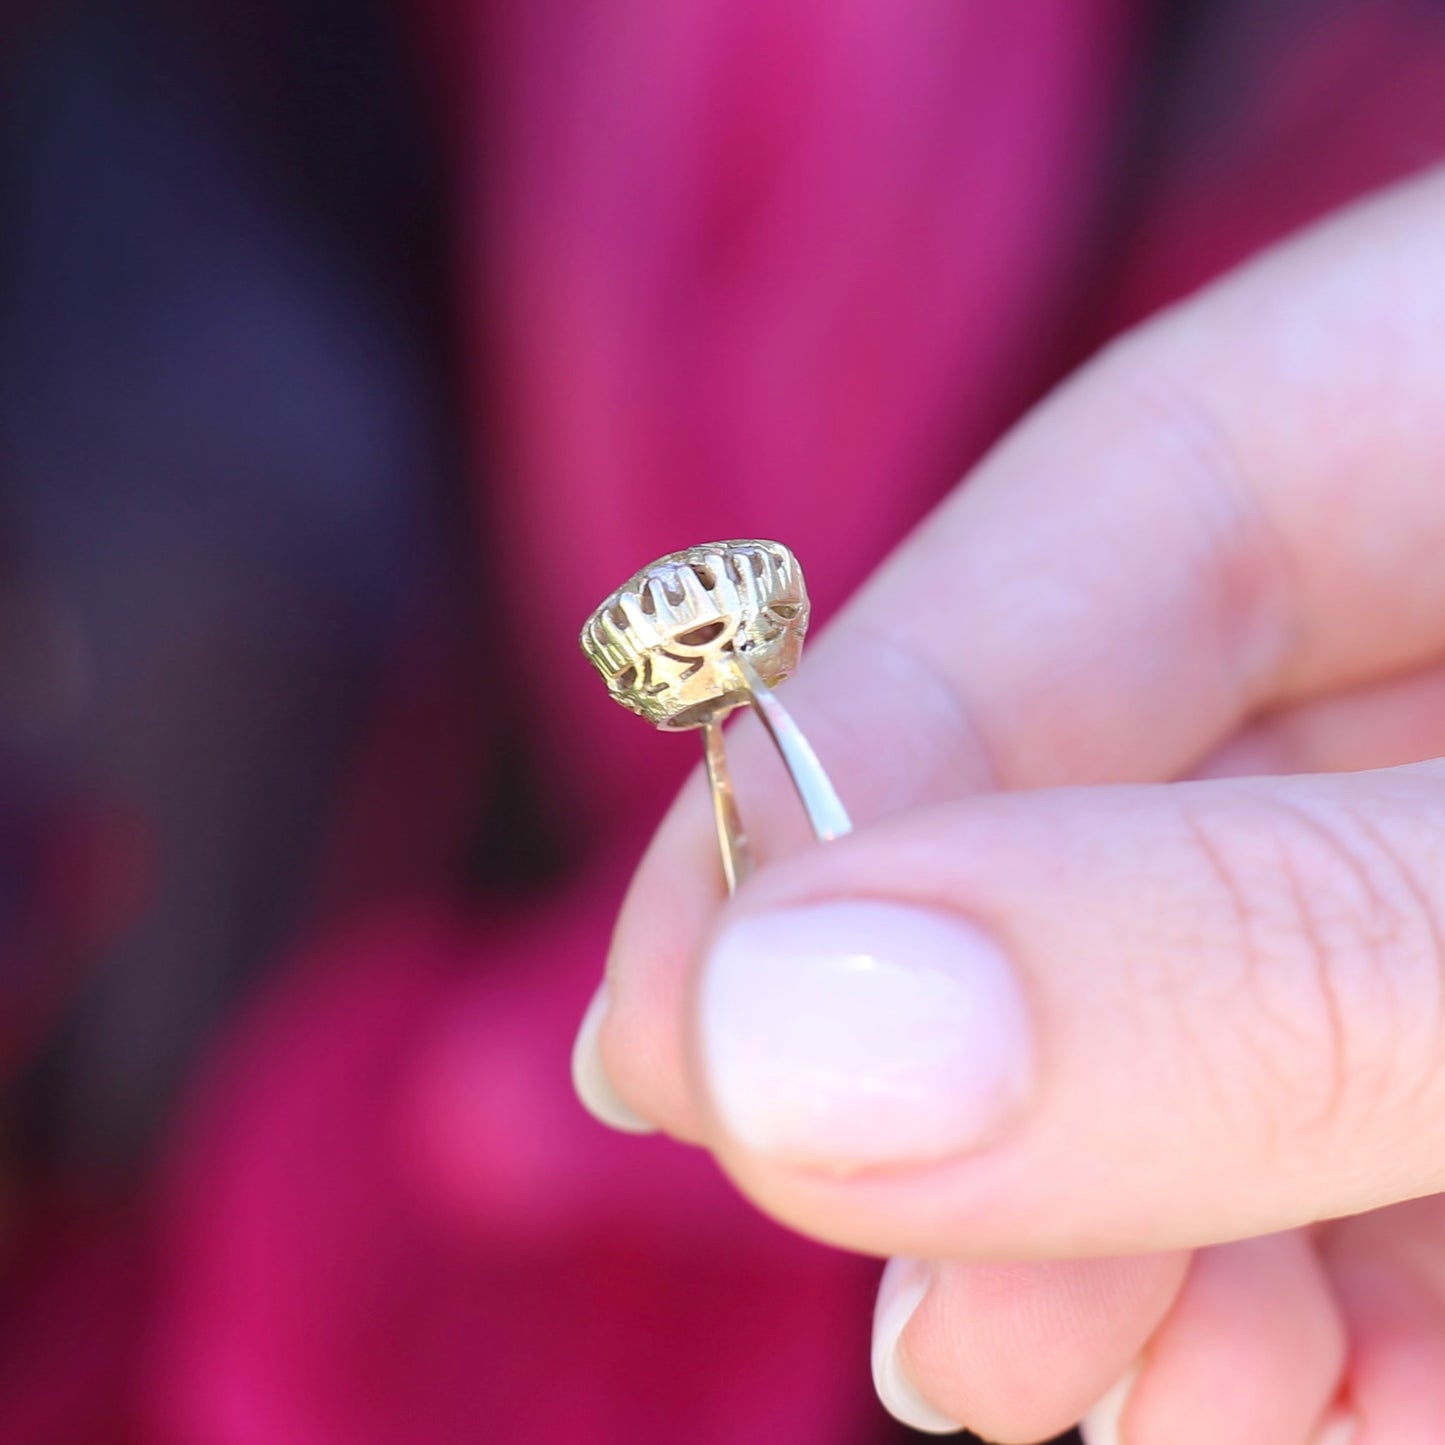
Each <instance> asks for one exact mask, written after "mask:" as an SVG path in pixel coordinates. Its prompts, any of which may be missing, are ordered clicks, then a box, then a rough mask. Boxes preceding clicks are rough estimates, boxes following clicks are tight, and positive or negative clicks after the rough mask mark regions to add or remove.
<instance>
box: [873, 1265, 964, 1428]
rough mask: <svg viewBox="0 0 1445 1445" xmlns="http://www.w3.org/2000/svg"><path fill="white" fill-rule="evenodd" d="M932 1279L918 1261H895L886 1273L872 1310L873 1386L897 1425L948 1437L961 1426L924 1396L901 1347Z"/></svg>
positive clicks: (888, 1266)
mask: <svg viewBox="0 0 1445 1445" xmlns="http://www.w3.org/2000/svg"><path fill="white" fill-rule="evenodd" d="M932 1279H933V1272H932V1270H931V1269H930V1267H929V1265H928V1264H927V1262H926V1261H924V1260H921V1259H907V1258H901V1259H893V1260H890V1261H889V1262H888V1265H887V1267H886V1268H885V1269H884V1271H883V1278H882V1279H881V1280H880V1281H879V1285H878V1303H877V1306H876V1307H875V1309H874V1312H873V1357H872V1363H873V1388H874V1389H875V1390H876V1391H877V1392H878V1398H879V1400H880V1401H881V1402H882V1404H883V1408H884V1409H885V1410H887V1411H888V1413H889V1414H890V1415H892V1416H893V1418H894V1419H895V1420H897V1421H899V1422H900V1423H901V1424H904V1425H908V1426H910V1427H911V1428H912V1429H914V1430H921V1431H923V1432H924V1433H925V1434H928V1435H951V1434H953V1433H955V1432H956V1431H959V1430H962V1429H963V1426H962V1425H961V1424H960V1423H959V1422H958V1421H957V1420H954V1419H952V1418H951V1417H950V1416H948V1415H945V1414H944V1413H943V1412H942V1411H941V1410H939V1409H937V1408H936V1407H935V1406H933V1405H931V1404H929V1402H928V1401H927V1400H926V1399H925V1398H924V1396H923V1393H922V1391H920V1390H919V1388H918V1386H917V1385H916V1384H914V1382H913V1380H912V1378H911V1376H910V1375H909V1372H908V1367H907V1362H906V1360H905V1358H904V1354H903V1348H902V1340H903V1331H904V1329H906V1328H907V1325H908V1322H909V1320H911V1319H912V1318H913V1316H914V1315H915V1314H916V1313H917V1312H918V1306H919V1305H920V1304H922V1303H923V1297H924V1296H925V1295H926V1294H927V1293H928V1288H929V1285H930V1284H931V1283H932Z"/></svg>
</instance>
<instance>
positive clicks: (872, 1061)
mask: <svg viewBox="0 0 1445 1445" xmlns="http://www.w3.org/2000/svg"><path fill="white" fill-rule="evenodd" d="M700 997H701V1021H700V1023H701V1044H702V1058H703V1068H704V1074H705V1078H706V1081H707V1085H708V1088H709V1091H710V1094H711V1098H712V1102H713V1106H714V1108H715V1109H716V1111H717V1115H718V1118H719V1121H720V1122H721V1124H722V1125H723V1127H724V1128H725V1129H726V1130H727V1131H728V1132H729V1133H730V1134H731V1135H732V1137H733V1138H734V1139H735V1140H736V1141H737V1142H738V1143H739V1144H741V1145H742V1146H743V1147H744V1148H746V1149H748V1150H751V1151H753V1152H755V1153H758V1154H763V1155H768V1156H771V1157H774V1158H778V1159H782V1160H786V1161H788V1162H792V1163H797V1164H802V1165H808V1166H813V1167H819V1168H828V1169H837V1170H851V1169H861V1168H869V1167H877V1166H884V1165H889V1164H905V1163H910V1162H914V1161H925V1160H930V1159H939V1158H943V1157H946V1156H948V1155H950V1154H955V1153H960V1152H964V1151H967V1150H969V1149H972V1148H975V1147H977V1146H978V1145H980V1144H982V1143H984V1142H986V1141H987V1140H988V1139H989V1138H990V1137H991V1136H992V1135H994V1134H995V1133H996V1132H997V1131H998V1130H999V1128H1000V1127H1001V1126H1002V1125H1003V1124H1004V1123H1005V1122H1006V1121H1007V1119H1008V1118H1009V1117H1010V1116H1011V1115H1012V1114H1013V1113H1014V1112H1015V1111H1016V1110H1017V1109H1018V1107H1019V1106H1020V1104H1021V1102H1022V1100H1023V1098H1024V1095H1025V1093H1026V1091H1027V1087H1028V1083H1029V1080H1030V1077H1031V1074H1032V1064H1033V1059H1032V1041H1031V1038H1030V1031H1029V1023H1028V1018H1027V1015H1026V1011H1025V1007H1024V1002H1023V997H1022V994H1021V991H1020V988H1019V985H1018V982H1017V980H1016V979H1015V977H1014V974H1013V970H1012V968H1011V966H1010V964H1009V962H1008V960H1007V958H1006V957H1005V956H1004V954H1003V952H1002V950H1001V949H1000V948H999V946H998V945H997V944H996V943H995V942H994V941H993V940H992V939H991V938H990V937H988V935H987V934H985V933H984V932H983V931H982V930H980V929H979V928H977V927H975V926H974V925H973V924H971V923H969V922H967V921H965V920H964V919H961V918H957V917H954V916H951V915H948V914H945V913H942V912H933V911H930V910H926V909H915V908H905V907H901V906H899V905H895V904H888V903H875V902H861V901H860V902H839V903H826V904H816V905H813V906H810V907H807V908H800V909H796V910H791V911H788V912H779V913H768V914H760V915H754V916H752V917H748V918H744V919H741V920H739V921H738V922H737V923H735V924H733V925H732V926H731V927H730V928H729V929H728V930H727V931H726V932H725V933H724V934H723V935H722V936H721V937H720V938H719V939H718V940H717V942H716V944H715V946H714V947H713V949H712V952H711V954H710V955H709V957H708V959H707V962H706V965H705V971H704V974H703V979H702V985H701V994H700Z"/></svg>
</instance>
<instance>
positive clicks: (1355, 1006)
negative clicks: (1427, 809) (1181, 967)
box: [1186, 788, 1445, 1155]
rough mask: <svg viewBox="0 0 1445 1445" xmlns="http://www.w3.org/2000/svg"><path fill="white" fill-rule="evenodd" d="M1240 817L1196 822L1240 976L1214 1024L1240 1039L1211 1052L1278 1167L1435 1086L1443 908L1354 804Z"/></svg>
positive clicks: (1267, 799) (1228, 1099)
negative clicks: (1295, 1148)
mask: <svg viewBox="0 0 1445 1445" xmlns="http://www.w3.org/2000/svg"><path fill="white" fill-rule="evenodd" d="M1229 811H1230V814H1231V816H1229V817H1228V818H1227V819H1226V818H1221V817H1220V816H1218V815H1216V814H1213V813H1211V812H1209V811H1207V810H1203V809H1198V810H1195V811H1194V812H1193V813H1192V815H1191V817H1190V820H1189V829H1190V833H1191V837H1192V839H1193V842H1194V846H1195V847H1196V849H1197V850H1198V854H1199V857H1200V860H1201V863H1202V865H1203V867H1204V868H1205V870H1206V872H1207V873H1208V875H1209V876H1210V878H1211V879H1212V887H1213V889H1214V891H1215V893H1216V895H1217V899H1218V901H1219V903H1220V905H1221V906H1220V907H1219V908H1218V909H1217V910H1216V911H1215V916H1216V917H1218V918H1219V919H1221V920H1223V922H1222V923H1221V925H1220V926H1221V927H1223V928H1224V929H1225V930H1226V932H1227V937H1226V938H1225V939H1223V940H1221V943H1222V945H1223V946H1222V947H1221V948H1220V950H1219V952H1220V954H1221V956H1223V957H1224V958H1226V959H1229V960H1232V961H1233V963H1234V965H1235V966H1234V968H1233V969H1228V968H1226V969H1225V970H1224V976H1223V977H1222V978H1221V979H1220V980H1218V983H1219V985H1220V986H1223V987H1226V988H1229V989H1231V990H1233V991H1236V997H1235V999H1234V1000H1233V1006H1232V1007H1228V1008H1226V1009H1224V1010H1222V1011H1221V1012H1220V1013H1219V1014H1216V1015H1213V1016H1215V1017H1225V1018H1228V1019H1229V1020H1230V1021H1231V1030H1232V1037H1231V1038H1229V1039H1227V1040H1223V1041H1221V1040H1219V1039H1210V1040H1207V1041H1201V1052H1202V1053H1203V1054H1205V1055H1207V1056H1208V1057H1209V1058H1210V1059H1211V1060H1212V1061H1213V1065H1212V1070H1213V1082H1214V1086H1215V1087H1214V1094H1215V1097H1216V1099H1218V1100H1219V1101H1220V1102H1221V1103H1222V1104H1223V1105H1224V1107H1226V1108H1227V1109H1228V1110H1229V1111H1230V1112H1231V1113H1232V1114H1234V1115H1235V1116H1236V1117H1237V1119H1238V1120H1240V1121H1246V1120H1247V1121H1250V1122H1251V1123H1252V1125H1253V1127H1255V1128H1256V1129H1257V1130H1258V1131H1259V1133H1258V1143H1259V1145H1260V1147H1261V1148H1265V1149H1268V1150H1269V1151H1271V1152H1272V1154H1276V1155H1277V1152H1278V1150H1279V1149H1281V1148H1283V1147H1287V1146H1288V1145H1289V1144H1290V1143H1291V1142H1296V1143H1312V1142H1315V1141H1316V1136H1317V1135H1318V1134H1319V1133H1321V1132H1324V1133H1327V1134H1328V1135H1329V1136H1331V1137H1332V1138H1335V1137H1338V1136H1339V1135H1340V1133H1341V1132H1342V1131H1347V1130H1350V1129H1356V1128H1361V1127H1364V1126H1365V1124H1366V1123H1367V1121H1369V1120H1371V1119H1374V1118H1376V1117H1378V1116H1379V1114H1380V1113H1381V1111H1382V1108H1383V1106H1384V1105H1385V1104H1386V1103H1387V1102H1389V1101H1391V1100H1393V1099H1394V1098H1395V1096H1397V1095H1398V1094H1400V1093H1401V1092H1402V1091H1410V1090H1414V1089H1417V1088H1418V1087H1420V1081H1421V1077H1422V1074H1424V1075H1428V1074H1429V1072H1430V1061H1431V1060H1433V1059H1435V1058H1438V1057H1439V1041H1440V1036H1441V1032H1442V1008H1441V998H1440V992H1441V989H1440V980H1441V972H1442V964H1445V959H1442V944H1441V930H1440V925H1439V922H1438V919H1439V912H1440V910H1439V904H1440V900H1439V898H1438V897H1436V896H1435V894H1434V892H1432V890H1431V888H1429V887H1427V886H1426V884H1425V883H1424V882H1422V880H1421V877H1420V870H1419V868H1418V866H1417V865H1416V864H1415V862H1413V861H1412V856H1413V855H1412V851H1411V850H1410V849H1408V848H1406V847H1404V846H1402V843H1401V841H1400V840H1399V839H1398V838H1397V836H1396V833H1395V830H1393V829H1391V828H1390V827H1388V826H1381V825H1379V824H1378V823H1377V822H1375V821H1372V819H1371V818H1370V817H1368V816H1367V815H1365V814H1363V813H1362V812H1361V811H1360V810H1358V809H1355V808H1353V807H1352V806H1351V805H1350V804H1349V802H1348V801H1347V800H1346V801H1338V800H1332V801H1327V802H1322V801H1320V800H1319V799H1318V798H1315V797H1312V796H1310V795H1309V794H1308V793H1307V792H1305V790H1303V789H1301V790H1300V791H1299V792H1297V793H1291V791H1289V790H1287V789H1285V790H1280V789H1275V790H1273V791H1271V792H1269V793H1264V792H1253V793H1251V792H1250V791H1249V790H1248V789H1244V788H1242V789H1240V790H1239V794H1238V795H1237V796H1236V797H1235V798H1234V799H1232V800H1231V807H1230V809H1229ZM1241 812H1242V814H1243V816H1241ZM1211 1013H1212V1011H1211ZM1186 1032H1187V1031H1186ZM1206 1044H1207V1047H1204V1045H1206ZM1221 1060H1222V1062H1221Z"/></svg>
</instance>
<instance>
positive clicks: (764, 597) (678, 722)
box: [582, 540, 852, 892]
mask: <svg viewBox="0 0 1445 1445" xmlns="http://www.w3.org/2000/svg"><path fill="white" fill-rule="evenodd" d="M807 630H808V592H807V588H806V587H805V586H804V585H803V572H802V568H800V567H799V566H798V559H797V558H796V557H794V556H793V554H792V553H791V552H790V551H789V550H788V549H787V548H786V547H784V546H783V545H782V544H781V543H779V542H762V541H756V540H742V541H734V542H712V543H708V544H707V545H705V546H702V547H689V548H688V549H687V550H686V551H685V552H671V553H669V554H668V555H667V556H666V557H660V558H658V560H657V561H656V562H653V563H651V564H650V565H649V566H647V567H644V568H643V569H642V570H641V571H640V572H638V573H637V574H636V576H634V577H633V578H631V580H629V581H628V582H626V583H624V584H623V585H622V586H621V587H619V588H618V589H617V591H616V592H614V593H613V594H612V595H611V596H610V597H609V598H608V599H607V600H606V601H605V602H603V603H602V605H601V606H600V607H598V608H597V610H596V611H595V612H593V614H592V616H591V617H589V618H588V619H587V624H586V626H585V627H583V629H582V651H583V652H584V653H585V654H586V655H587V658H588V660H589V661H590V662H591V663H592V665H593V666H594V667H595V668H596V669H597V671H598V672H599V673H601V674H602V679H603V681H604V682H605V683H606V684H607V690H608V692H610V693H611V694H612V696H613V697H614V698H615V699H616V700H617V701H618V702H619V703H621V704H622V706H623V707H625V708H627V709H629V710H630V711H631V712H635V713H637V714H638V715H639V716H640V717H645V718H646V719H647V720H648V721H649V722H650V723H652V724H653V725H654V726H656V727H659V728H662V729H663V730H664V731H666V732H682V731H685V730H686V729H689V728H701V729H702V738H703V756H704V758H705V760H706V762H707V776H708V783H709V785H710V787H711V790H712V803H713V816H714V819H715V820H716V823H717V833H718V844H719V847H720V849H721V851H722V863H723V874H724V876H725V877H726V879H727V885H728V890H729V892H731V891H732V890H734V889H735V888H736V887H737V886H738V884H739V883H741V882H742V880H743V879H744V878H745V877H746V876H747V873H748V871H749V867H750V861H749V853H748V841H747V834H746V833H745V832H744V831H743V826H742V821H741V819H740V817H739V816H738V806H737V798H736V795H735V794H734V791H733V785H732V779H731V777H730V775H729V773H728V766H727V755H726V752H725V750H724V747H723V731H722V725H723V720H724V719H725V718H726V717H727V715H728V714H729V713H730V712H732V711H733V709H734V708H738V707H743V706H748V705H751V706H752V707H753V708H755V709H756V710H757V713H758V716H759V717H760V718H761V719H762V722H763V726H764V727H765V728H766V729H767V731H768V734H769V736H770V737H771V738H772V740H773V744H774V746H775V747H776V748H777V750H778V753H779V755H780V756H781V758H782V760H783V765H784V767H786V768H787V770H788V776H789V777H790V778H791V779H792V782H793V786H794V787H795V788H796V789H797V791H798V797H799V798H800V799H801V800H802V804H803V810H804V812H806V813H807V815H808V822H809V823H810V824H811V825H812V829H813V832H814V834H815V835H816V836H817V837H818V838H820V839H827V838H837V837H839V836H841V835H842V834H844V833H847V832H849V831H851V829H852V824H851V823H850V822H849V821H848V814H847V812H846V811H845V810H844V808H843V804H842V803H841V802H840V801H839V799H838V794H837V792H836V791H835V790H834V787H833V784H832V783H831V782H830V781H829V779H828V775H827V773H825V772H824V771H823V766H822V764H821V763H820V762H819V761H818V756H817V754H816V753H815V752H814V751H813V749H812V747H811V746H810V745H809V743H808V740H807V738H805V737H804V736H803V733H802V730H801V729H800V728H799V727H798V725H797V723H795V722H794V721H793V719H792V717H791V716H789V714H788V712H787V710H786V709H785V708H784V707H783V705H782V703H781V702H780V701H779V700H778V697H777V694H776V693H775V692H774V691H773V689H774V688H775V687H776V686H777V685H778V684H779V683H780V682H782V681H783V680H784V679H785V678H787V677H789V676H790V675H791V674H792V672H793V670H794V668H796V667H797V665H798V658H799V656H800V655H801V653H802V650H803V637H804V635H805V634H806V633H807Z"/></svg>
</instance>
